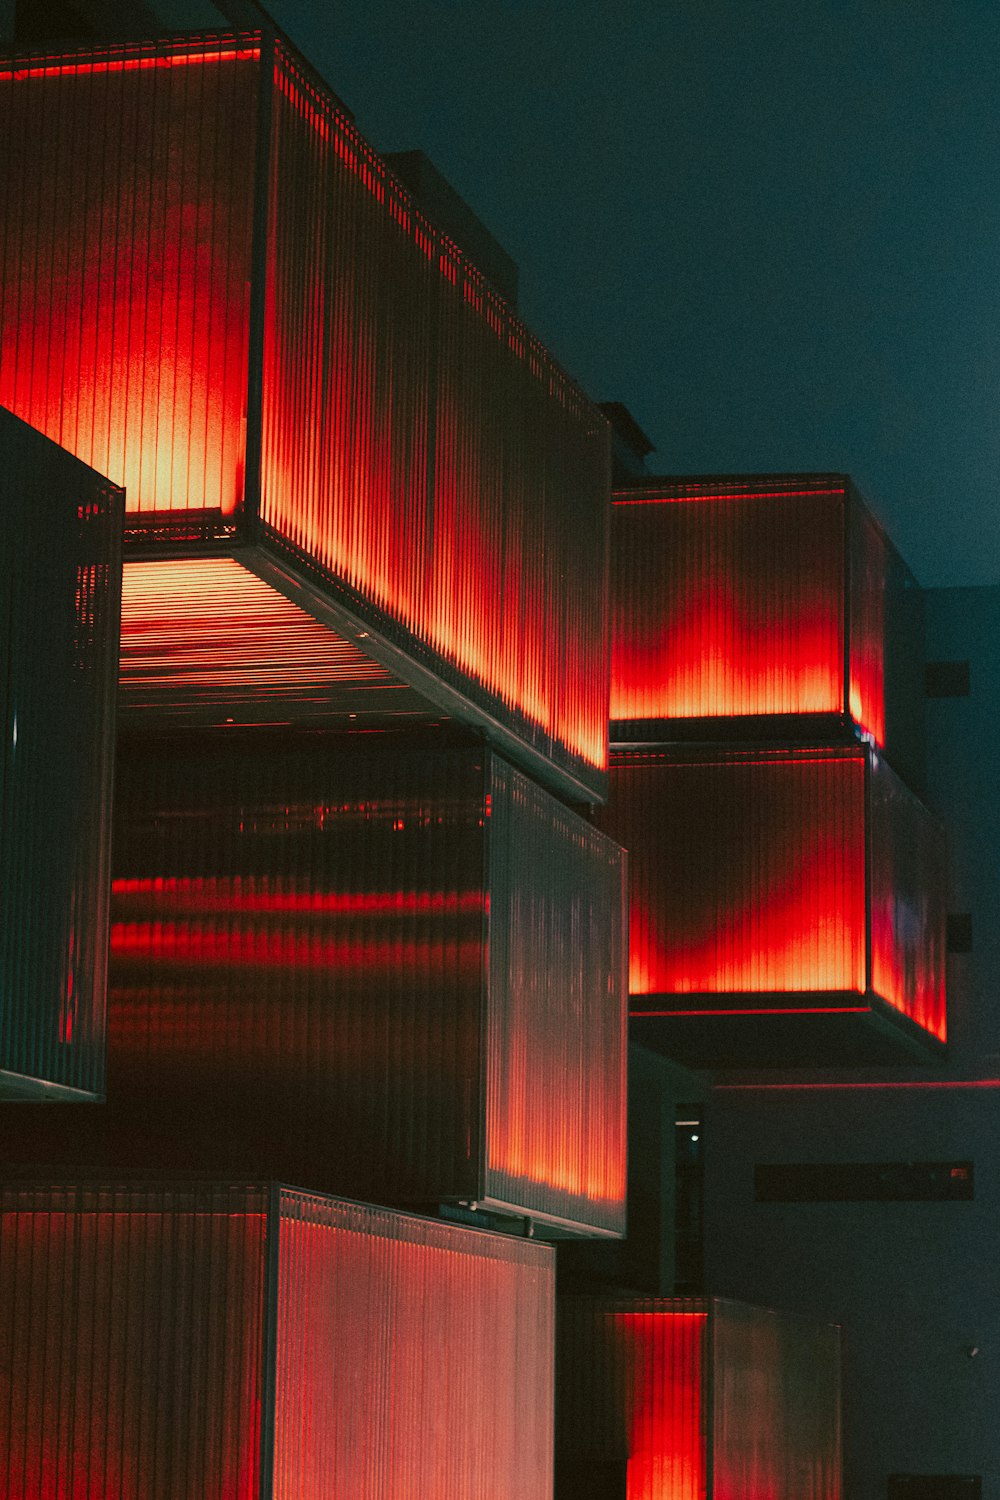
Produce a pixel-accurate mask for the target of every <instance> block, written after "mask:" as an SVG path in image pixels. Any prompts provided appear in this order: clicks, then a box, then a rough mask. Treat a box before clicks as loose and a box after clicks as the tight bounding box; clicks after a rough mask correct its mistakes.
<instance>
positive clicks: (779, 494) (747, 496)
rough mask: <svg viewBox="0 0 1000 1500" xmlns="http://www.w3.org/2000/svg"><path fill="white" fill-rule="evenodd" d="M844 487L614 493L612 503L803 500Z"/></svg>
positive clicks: (671, 503) (676, 503)
mask: <svg viewBox="0 0 1000 1500" xmlns="http://www.w3.org/2000/svg"><path fill="white" fill-rule="evenodd" d="M843 493H844V487H843V485H839V486H838V487H837V488H836V489H832V490H823V489H816V490H738V491H734V492H733V493H726V492H724V491H723V492H721V493H720V492H719V491H713V492H712V493H710V494H703V495H689V494H677V495H655V494H654V495H614V496H613V497H612V500H611V503H612V505H613V506H619V505H621V506H627V505H689V504H692V505H693V504H699V503H700V502H702V501H708V502H711V503H712V504H713V505H714V504H718V502H719V500H720V499H725V500H801V499H804V498H810V499H811V498H812V497H813V496H815V495H840V496H843Z"/></svg>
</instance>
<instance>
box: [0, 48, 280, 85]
mask: <svg viewBox="0 0 1000 1500" xmlns="http://www.w3.org/2000/svg"><path fill="white" fill-rule="evenodd" d="M259 57H260V48H259V47H247V46H244V45H242V44H241V43H233V45H232V46H229V47H219V48H216V49H215V50H205V51H193V52H163V53H156V54H152V53H146V54H144V55H140V56H126V57H108V58H87V59H82V60H81V59H79V58H77V57H74V56H72V55H70V56H69V57H67V59H66V60H65V61H63V62H46V63H42V64H40V65H39V66H37V67H19V66H17V64H14V65H12V66H10V67H3V66H0V82H3V81H5V80H10V79H14V80H16V81H18V82H19V81H20V80H21V79H24V78H82V77H88V76H90V75H93V74H100V73H134V72H138V71H142V70H145V69H148V68H156V69H165V68H181V67H185V66H186V65H188V64H190V63H203V62H227V61H230V60H232V59H237V60H243V59H248V58H249V59H253V58H259Z"/></svg>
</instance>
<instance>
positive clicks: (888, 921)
mask: <svg viewBox="0 0 1000 1500" xmlns="http://www.w3.org/2000/svg"><path fill="white" fill-rule="evenodd" d="M870 806H871V830H872V831H871V950H872V974H871V984H872V989H873V990H874V991H875V993H876V994H877V995H880V996H881V997H882V999H883V1000H886V1001H887V1002H888V1003H889V1004H890V1005H891V1006H893V1008H894V1009H895V1010H898V1011H900V1012H901V1013H902V1014H903V1015H904V1016H909V1017H910V1019H911V1020H913V1021H916V1023H917V1025H918V1026H921V1027H923V1029H924V1030H925V1031H927V1032H929V1033H930V1035H931V1036H935V1037H937V1039H938V1040H939V1041H941V1042H943V1041H945V1040H946V1038H947V1029H948V1028H947V1007H946V996H945V899H944V896H945V890H946V878H947V877H946V871H945V846H944V836H943V831H942V829H941V827H940V825H939V824H938V823H937V822H936V821H935V820H934V819H933V818H932V817H931V816H930V815H929V814H928V812H927V810H926V809H925V808H924V807H923V806H922V805H921V804H920V803H919V802H918V801H917V799H916V798H915V797H913V796H911V795H910V793H909V792H908V791H907V789H906V788H905V787H904V786H903V784H902V782H901V781H900V780H899V778H898V777H896V776H894V775H893V773H892V771H890V769H889V767H888V766H887V765H886V764H885V763H884V761H881V760H879V759H878V758H875V759H874V760H873V763H872V772H871V797H870Z"/></svg>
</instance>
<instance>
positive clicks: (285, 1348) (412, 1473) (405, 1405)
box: [273, 1192, 555, 1500]
mask: <svg viewBox="0 0 1000 1500" xmlns="http://www.w3.org/2000/svg"><path fill="white" fill-rule="evenodd" d="M554 1258H555V1257H554V1252H553V1251H552V1250H551V1249H548V1248H546V1247H544V1246H541V1245H537V1244H531V1243H526V1242H525V1241H523V1240H520V1241H519V1240H514V1239H501V1238H499V1237H497V1236H494V1235H485V1234H482V1233H480V1232H479V1231H475V1230H467V1229H466V1230H463V1229H458V1228H455V1227H453V1226H445V1225H442V1224H435V1223H431V1222H428V1221H423V1220H420V1219H411V1218H406V1217H405V1216H403V1215H400V1214H393V1213H389V1212H387V1211H385V1210H382V1209H376V1208H369V1207H367V1206H360V1205H356V1204H345V1203H338V1202H336V1201H330V1200H324V1199H321V1198H315V1197H312V1196H306V1195H305V1194H302V1193H295V1192H282V1194H281V1227H280V1243H279V1249H278V1263H279V1282H278V1293H277V1297H278V1302H277V1376H276V1380H275V1389H276V1403H275V1405H276V1410H275V1447H274V1490H273V1495H274V1500H334V1497H338V1500H339V1497H341V1496H350V1497H351V1500H549V1497H550V1496H551V1493H552V1426H553V1352H554V1332H555V1330H554V1314H555V1295H554V1293H555V1276H554V1270H555V1267H554Z"/></svg>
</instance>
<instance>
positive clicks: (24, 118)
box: [0, 43, 260, 512]
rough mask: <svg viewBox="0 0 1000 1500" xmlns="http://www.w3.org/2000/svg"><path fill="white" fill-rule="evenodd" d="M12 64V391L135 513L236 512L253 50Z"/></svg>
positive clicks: (8, 136) (0, 354)
mask: <svg viewBox="0 0 1000 1500" xmlns="http://www.w3.org/2000/svg"><path fill="white" fill-rule="evenodd" d="M223 62H224V63H225V66H219V64H220V63H223ZM181 64H183V66H182V65H181ZM4 76H5V78H6V82H5V85H4V86H3V87H2V88H0V202H2V212H0V404H2V405H4V406H7V407H9V408H10V409H11V410H12V411H13V412H15V413H16V414H17V415H18V416H20V417H22V418H23V419H24V420H25V421H27V422H30V423H31V424H32V426H34V427H37V428H38V429H39V430H40V431H42V432H44V433H45V434H46V435H47V436H48V437H50V438H53V439H54V440H55V441H56V442H57V443H60V444H61V445H62V446H63V447H65V448H68V449H69V450H70V452H71V453H74V454H76V456H77V457H79V458H81V459H83V460H84V461H85V462H86V463H88V464H91V465H92V466H93V467H94V468H95V469H97V470H98V471H99V472H100V473H102V474H106V475H107V476H108V477H109V478H111V479H112V480H114V482H115V483H117V484H124V485H125V487H126V498H127V505H128V508H129V509H130V510H176V509H185V508H188V507H195V508H202V507H210V508H218V509H220V510H222V511H225V512H229V511H232V510H234V509H235V508H236V506H237V505H238V504H239V503H240V501H241V500H242V496H243V465H244V445H245V419H246V400H247V336H248V335H247V318H248V308H249V300H248V299H249V276H250V231H251V215H252V201H253V161H254V152H253V150H252V147H251V149H250V150H249V151H248V139H251V140H252V134H253V122H254V120H255V118H256V110H257V94H258V90H259V78H260V61H259V48H257V47H256V46H253V45H251V46H250V47H248V48H246V49H243V48H241V47H240V46H239V44H238V43H234V44H233V45H232V46H228V45H227V46H216V47H215V48H214V49H209V50H207V51H206V50H204V49H201V50H199V49H197V48H192V49H190V51H188V52H186V53H185V52H172V53H169V54H167V55H164V56H161V57H153V56H148V55H139V56H135V55H129V54H125V55H123V56H120V57H118V58H102V57H100V56H98V57H95V58H80V57H76V58H74V57H72V56H68V57H66V58H65V60H62V61H59V62H58V63H56V62H53V63H52V64H51V65H44V66H38V67H30V68H28V69H27V70H23V71H17V70H15V71H14V72H13V73H10V72H8V73H7V74H6V75H4ZM109 121H113V130H112V131H111V132H110V133H109V126H108V122H109ZM248 132H249V135H248Z"/></svg>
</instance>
